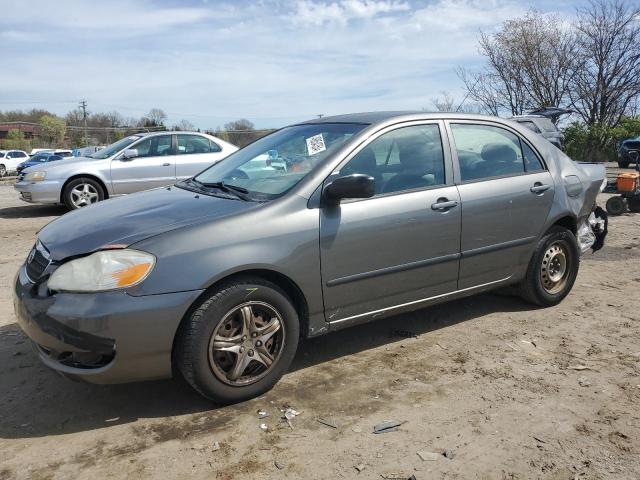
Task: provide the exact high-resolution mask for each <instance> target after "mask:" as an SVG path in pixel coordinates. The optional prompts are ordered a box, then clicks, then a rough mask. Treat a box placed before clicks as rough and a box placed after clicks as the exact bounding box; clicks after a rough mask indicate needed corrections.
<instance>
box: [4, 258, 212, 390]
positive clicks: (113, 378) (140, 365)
mask: <svg viewBox="0 0 640 480" xmlns="http://www.w3.org/2000/svg"><path fill="white" fill-rule="evenodd" d="M200 293H201V291H189V292H178V293H168V294H163V295H148V296H141V297H134V296H131V295H128V294H127V293H126V292H124V291H114V292H103V293H92V294H74V293H59V294H55V295H49V294H48V293H47V289H46V286H45V285H36V284H34V283H32V282H31V281H30V280H29V278H28V277H27V275H26V272H25V267H24V266H22V267H21V268H20V270H19V271H18V274H17V275H16V278H15V283H14V308H15V312H16V317H17V318H18V323H19V325H20V327H21V328H22V330H23V331H24V332H25V333H26V334H27V335H28V336H29V337H30V338H31V339H32V340H33V342H34V343H35V345H36V349H37V352H38V355H39V357H40V360H41V361H42V362H43V363H44V364H45V365H47V366H48V367H50V368H52V369H54V370H56V371H57V372H59V373H61V374H63V375H65V376H69V377H72V378H75V379H81V380H84V381H87V382H91V383H126V382H134V381H141V380H154V379H160V378H168V377H170V376H171V350H172V347H173V339H174V336H175V333H176V331H177V328H178V325H179V324H180V321H181V320H182V318H183V316H184V314H185V313H186V312H187V310H188V309H189V307H190V306H191V304H192V303H193V302H194V301H195V300H196V299H197V298H198V296H199V295H200Z"/></svg>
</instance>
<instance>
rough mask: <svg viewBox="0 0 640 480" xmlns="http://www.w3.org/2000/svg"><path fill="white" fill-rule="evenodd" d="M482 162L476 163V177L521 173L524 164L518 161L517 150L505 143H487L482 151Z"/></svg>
mask: <svg viewBox="0 0 640 480" xmlns="http://www.w3.org/2000/svg"><path fill="white" fill-rule="evenodd" d="M480 156H481V157H482V160H484V161H483V162H482V163H479V164H477V165H476V168H475V170H476V172H475V177H476V178H486V177H495V176H498V175H508V174H511V173H521V172H523V171H524V165H523V164H522V162H521V161H518V156H517V154H516V151H515V150H514V149H513V148H511V147H510V146H509V145H505V144H504V143H487V144H486V145H485V146H484V147H482V151H481V153H480Z"/></svg>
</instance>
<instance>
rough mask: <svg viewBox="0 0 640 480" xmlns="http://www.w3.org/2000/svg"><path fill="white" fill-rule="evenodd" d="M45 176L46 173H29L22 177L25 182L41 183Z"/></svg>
mask: <svg viewBox="0 0 640 480" xmlns="http://www.w3.org/2000/svg"><path fill="white" fill-rule="evenodd" d="M46 176H47V172H29V173H27V174H26V175H25V176H24V181H25V182H41V181H43V180H44V179H45V178H46Z"/></svg>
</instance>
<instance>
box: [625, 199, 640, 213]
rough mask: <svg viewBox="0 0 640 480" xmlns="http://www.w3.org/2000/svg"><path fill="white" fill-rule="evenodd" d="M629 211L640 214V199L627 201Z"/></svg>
mask: <svg viewBox="0 0 640 480" xmlns="http://www.w3.org/2000/svg"><path fill="white" fill-rule="evenodd" d="M627 204H628V206H629V211H630V212H633V213H640V197H638V196H636V197H633V198H629V199H628V200H627Z"/></svg>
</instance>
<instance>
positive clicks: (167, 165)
mask: <svg viewBox="0 0 640 480" xmlns="http://www.w3.org/2000/svg"><path fill="white" fill-rule="evenodd" d="M162 166H163V167H170V166H171V164H170V163H163V164H162Z"/></svg>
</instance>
